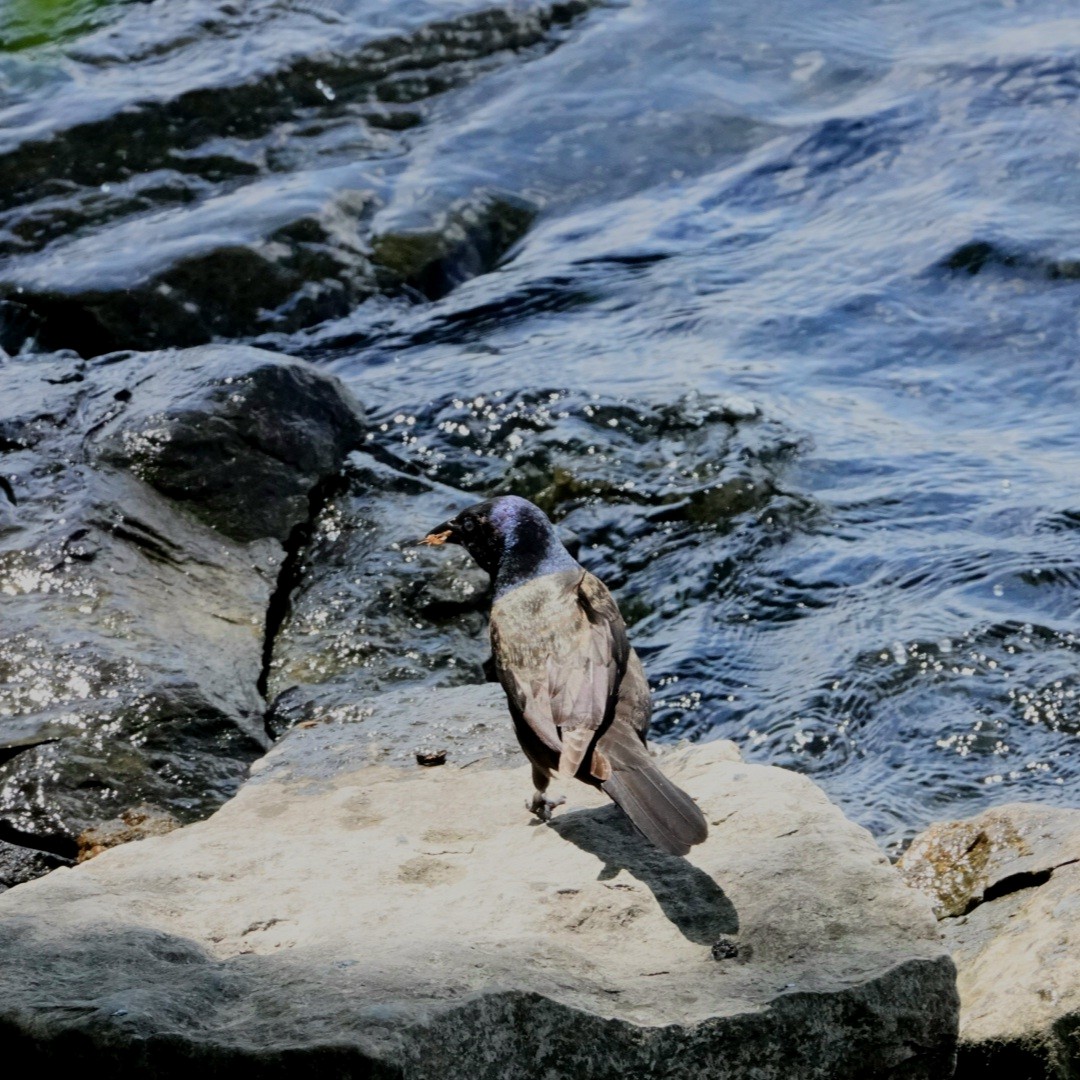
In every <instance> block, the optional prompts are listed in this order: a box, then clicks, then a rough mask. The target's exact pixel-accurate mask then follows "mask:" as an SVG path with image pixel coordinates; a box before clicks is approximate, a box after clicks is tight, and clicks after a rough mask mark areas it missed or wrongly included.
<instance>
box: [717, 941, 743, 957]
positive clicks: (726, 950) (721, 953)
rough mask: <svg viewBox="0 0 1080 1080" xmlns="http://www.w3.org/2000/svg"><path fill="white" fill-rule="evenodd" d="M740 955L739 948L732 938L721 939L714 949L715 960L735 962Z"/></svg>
mask: <svg viewBox="0 0 1080 1080" xmlns="http://www.w3.org/2000/svg"><path fill="white" fill-rule="evenodd" d="M738 955H739V946H738V945H736V944H735V942H734V941H732V940H731V939H730V938H721V939H720V940H719V941H717V942H716V943H715V944H714V945H713V947H712V958H713V959H714V960H734V959H735V957H736V956H738Z"/></svg>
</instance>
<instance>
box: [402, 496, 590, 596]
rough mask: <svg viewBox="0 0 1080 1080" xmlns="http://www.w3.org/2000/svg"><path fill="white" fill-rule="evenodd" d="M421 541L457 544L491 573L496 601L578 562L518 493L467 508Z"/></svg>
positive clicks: (544, 517)
mask: <svg viewBox="0 0 1080 1080" xmlns="http://www.w3.org/2000/svg"><path fill="white" fill-rule="evenodd" d="M420 542H421V543H422V544H432V545H437V544H460V545H461V546H462V547H464V548H465V550H466V551H468V553H469V554H470V555H471V556H472V557H473V558H474V559H475V560H476V561H477V563H478V564H479V565H480V567H481V568H482V569H484V570H486V571H487V572H488V573H489V574H490V575H491V577H492V579H493V580H494V582H495V597H496V599H497V598H498V597H500V596H502V595H503V594H504V593H507V592H509V591H510V590H511V589H514V588H517V586H518V585H523V584H525V582H526V581H531V580H532V579H533V578H536V577H540V576H541V575H543V574H553V573H555V572H557V571H559V570H571V569H573V568H574V567H576V566H578V562H577V561H576V560H575V559H574V557H573V556H572V555H571V554H570V552H568V551H567V550H566V548H565V547H563V544H562V541H561V540H560V539H559V537H558V534H557V533H556V532H555V527H554V526H553V525H552V524H551V522H550V521H549V520H548V517H547V515H546V514H545V513H544V511H543V510H541V509H540V507H538V506H534V505H533V504H532V503H531V502H529V500H528V499H522V498H521V497H520V496H518V495H500V496H499V497H498V498H496V499H489V500H488V501H487V502H482V503H477V504H476V505H475V506H469V507H467V508H466V509H464V510H462V511H461V513H460V514H458V515H457V517H455V518H451V519H450V520H449V521H444V522H443V523H442V524H441V525H437V526H436V527H435V528H434V529H432V530H431V532H430V533H428V535H427V536H425V537H424V539H423V540H422V541H420Z"/></svg>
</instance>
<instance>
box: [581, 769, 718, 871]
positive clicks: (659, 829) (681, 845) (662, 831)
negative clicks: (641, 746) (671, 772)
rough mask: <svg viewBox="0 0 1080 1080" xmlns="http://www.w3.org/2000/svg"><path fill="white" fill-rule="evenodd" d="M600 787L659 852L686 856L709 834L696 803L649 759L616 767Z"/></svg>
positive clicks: (703, 816) (703, 817)
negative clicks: (624, 767) (627, 765)
mask: <svg viewBox="0 0 1080 1080" xmlns="http://www.w3.org/2000/svg"><path fill="white" fill-rule="evenodd" d="M600 786H601V787H602V788H603V789H604V791H605V792H606V793H607V794H608V795H610V796H611V798H612V799H613V800H614V801H615V802H616V803H617V804H618V805H619V807H620V808H621V809H622V811H623V813H625V814H626V816H627V817H628V818H629V819H630V820H631V821H632V822H633V823H634V825H635V826H636V827H637V829H638V831H639V832H641V833H643V834H644V835H645V836H646V837H647V838H648V839H649V840H651V841H652V842H653V843H654V844H655V845H656V846H657V847H658V848H660V850H661V851H666V852H668V853H669V854H671V855H685V854H686V853H687V852H688V851H689V850H690V848H691V847H693V845H694V844H700V843H701V842H702V841H703V840H704V839H705V837H706V836H708V834H709V827H708V825H707V824H706V822H705V815H704V814H702V812H701V810H700V808H699V807H698V805H697V803H696V802H694V800H693V799H691V798H690V796H689V795H687V794H686V792H685V791H683V790H682V789H681V788H677V787H676V786H675V785H674V784H673V783H672V782H671V781H670V780H669V779H668V778H667V777H666V776H665V775H664V774H663V773H662V772H661V771H660V770H659V769H658V768H657V767H656V766H655V765H654V764H652V762H650V761H646V762H642V763H641V764H640V765H637V764H636V765H635V767H631V768H629V769H620V768H618V767H616V768H615V770H614V771H613V772H612V774H611V776H610V778H609V779H607V780H605V781H604V782H603V783H602V784H601V785H600Z"/></svg>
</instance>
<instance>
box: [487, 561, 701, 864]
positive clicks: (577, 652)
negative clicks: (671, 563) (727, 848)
mask: <svg viewBox="0 0 1080 1080" xmlns="http://www.w3.org/2000/svg"><path fill="white" fill-rule="evenodd" d="M491 644H492V649H493V652H494V654H495V667H496V670H497V672H498V675H499V681H500V682H501V683H502V684H503V688H504V689H505V690H506V694H507V698H508V699H509V701H510V705H511V711H512V712H514V713H515V716H516V717H520V718H522V719H523V720H524V722H525V723H526V724H527V725H528V727H529V729H531V731H532V732H533V733H534V734H535V735H536V737H537V738H538V739H539V740H540V741H541V742H542V743H543V744H544V746H546V747H547V748H548V749H550V750H552V751H554V753H556V754H558V761H559V765H558V770H559V773H560V774H561V775H563V776H574V775H576V774H577V773H578V771H579V769H580V767H581V764H582V763H583V762H584V761H586V760H588V761H589V769H590V773H591V776H592V778H593V780H594V782H599V784H600V786H601V787H602V788H603V790H604V791H605V792H606V793H607V794H608V795H609V796H610V797H611V798H612V799H613V800H614V801H615V802H616V803H618V805H619V806H620V807H621V808H622V810H623V811H624V812H625V813H626V815H627V816H628V817H629V818H630V820H631V821H632V822H633V823H634V825H636V826H637V828H638V829H639V830H640V831H641V832H642V833H644V834H645V836H646V837H648V839H649V840H651V841H652V842H653V843H654V844H655V845H656V846H657V847H658V848H660V849H661V850H663V851H667V852H671V853H672V854H675V855H685V854H686V852H687V851H689V849H690V847H691V846H692V845H693V844H698V843H701V841H702V840H704V839H705V837H706V835H707V833H708V827H707V825H706V823H705V818H704V816H703V815H702V813H701V810H700V809H698V806H697V804H696V803H695V802H694V801H693V799H691V798H690V796H689V795H687V794H686V793H685V792H684V791H682V790H680V789H679V788H677V787H676V786H675V785H674V784H673V783H672V782H671V781H670V780H668V778H667V777H666V776H664V774H663V773H662V772H660V770H659V769H658V768H657V767H656V765H655V764H654V763H653V760H652V758H651V757H650V755H649V751H648V749H647V748H646V746H645V733H646V731H647V730H648V727H649V715H650V713H651V711H652V701H651V695H650V693H649V684H648V681H647V680H646V678H645V672H644V670H643V669H642V667H641V661H640V660H639V659H638V657H637V654H636V653H635V652H634V650H633V649H631V648H630V643H629V641H628V639H627V636H626V626H625V624H624V623H623V620H622V616H621V615H620V614H619V609H618V607H617V606H616V604H615V601H614V600H613V599H612V596H611V593H610V592H608V590H607V588H606V586H605V585H604V584H603V582H601V581H600V580H598V579H597V578H595V577H593V575H592V574H590V573H587V572H585V571H562V572H561V573H557V574H550V575H546V576H545V577H543V578H536V579H534V580H533V581H530V582H527V583H526V584H524V585H520V586H518V588H516V589H514V590H512V591H511V592H509V593H507V594H506V595H505V596H504V597H502V598H501V599H500V600H499V601H498V602H497V603H496V605H495V606H494V608H493V609H492V613H491ZM598 731H600V735H599V738H597V732H598Z"/></svg>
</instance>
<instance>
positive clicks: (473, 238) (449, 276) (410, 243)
mask: <svg viewBox="0 0 1080 1080" xmlns="http://www.w3.org/2000/svg"><path fill="white" fill-rule="evenodd" d="M536 214H537V207H536V206H534V205H532V204H531V203H529V202H527V201H526V200H524V199H521V198H519V197H517V196H513V195H509V194H495V193H489V192H478V193H477V194H476V195H474V196H473V197H471V198H470V199H467V200H463V201H461V202H459V203H457V204H456V205H454V206H452V207H450V208H449V209H448V210H446V211H445V212H443V213H441V214H439V215H438V217H437V219H436V220H435V221H433V222H431V223H430V224H427V225H419V226H418V225H414V226H413V227H411V228H409V227H402V223H401V222H398V223H397V227H396V228H387V226H386V223H385V221H384V222H382V225H383V228H384V229H385V231H383V232H382V233H381V234H380V235H377V236H376V237H375V239H374V241H373V243H372V258H373V260H374V261H375V263H376V264H377V267H378V271H377V272H378V275H379V278H380V280H381V281H382V283H383V286H384V288H388V289H394V288H396V287H397V286H398V285H401V284H404V285H407V286H410V287H411V288H413V289H416V290H417V291H418V292H419V293H421V294H422V295H423V296H425V297H427V298H428V299H429V300H437V299H439V297H441V296H445V295H446V294H447V293H448V292H450V291H451V290H452V289H454V288H456V287H457V286H458V285H460V284H461V283H462V282H464V281H468V279H469V278H472V277H476V276H477V275H478V274H483V273H486V272H487V271H489V270H491V269H493V268H494V267H495V265H496V264H497V263H498V261H499V260H500V259H501V258H502V257H503V256H504V255H505V254H506V253H507V252H508V251H509V250H510V248H511V247H512V246H513V245H514V244H515V243H517V241H518V240H520V239H521V237H522V236H524V235H525V232H526V230H527V229H528V227H529V225H531V224H532V221H533V218H535V217H536Z"/></svg>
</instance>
